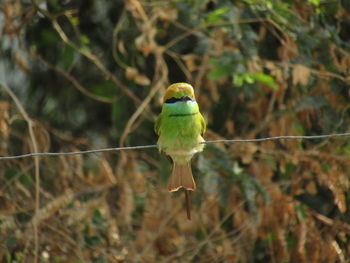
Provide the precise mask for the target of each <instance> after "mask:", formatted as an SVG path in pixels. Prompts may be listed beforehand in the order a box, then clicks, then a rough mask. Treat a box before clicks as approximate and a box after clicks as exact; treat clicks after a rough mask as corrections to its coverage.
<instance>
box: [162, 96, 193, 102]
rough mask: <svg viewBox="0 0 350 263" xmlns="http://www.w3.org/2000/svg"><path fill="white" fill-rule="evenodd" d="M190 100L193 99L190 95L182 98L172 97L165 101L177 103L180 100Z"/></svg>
mask: <svg viewBox="0 0 350 263" xmlns="http://www.w3.org/2000/svg"><path fill="white" fill-rule="evenodd" d="M189 100H192V99H191V98H190V97H189V96H183V97H181V98H175V97H171V98H170V99H167V100H166V101H165V103H175V102H178V101H189Z"/></svg>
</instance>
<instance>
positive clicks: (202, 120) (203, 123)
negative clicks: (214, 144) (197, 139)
mask: <svg viewBox="0 0 350 263" xmlns="http://www.w3.org/2000/svg"><path fill="white" fill-rule="evenodd" d="M199 117H200V120H201V126H202V129H201V135H203V134H204V133H205V130H206V129H207V125H206V124H205V120H204V118H203V116H202V114H201V113H199Z"/></svg>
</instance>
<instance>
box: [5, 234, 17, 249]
mask: <svg viewBox="0 0 350 263" xmlns="http://www.w3.org/2000/svg"><path fill="white" fill-rule="evenodd" d="M16 244H17V238H16V237H15V236H14V235H12V236H10V237H9V238H8V239H7V241H6V246H7V247H8V248H13V247H14V246H15V245H16Z"/></svg>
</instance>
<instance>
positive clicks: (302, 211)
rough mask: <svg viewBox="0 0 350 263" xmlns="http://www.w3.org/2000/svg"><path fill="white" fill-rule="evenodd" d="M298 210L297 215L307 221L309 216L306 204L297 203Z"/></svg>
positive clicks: (301, 219)
mask: <svg viewBox="0 0 350 263" xmlns="http://www.w3.org/2000/svg"><path fill="white" fill-rule="evenodd" d="M295 209H296V212H297V217H298V219H299V220H300V221H305V219H306V217H307V211H306V206H305V205H303V204H301V203H299V204H298V205H296V208H295Z"/></svg>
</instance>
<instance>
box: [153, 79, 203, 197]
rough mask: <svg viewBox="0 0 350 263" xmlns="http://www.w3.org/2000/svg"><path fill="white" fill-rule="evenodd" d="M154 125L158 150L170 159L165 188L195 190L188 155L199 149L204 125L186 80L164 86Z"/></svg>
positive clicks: (201, 144) (200, 149)
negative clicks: (159, 110)
mask: <svg viewBox="0 0 350 263" xmlns="http://www.w3.org/2000/svg"><path fill="white" fill-rule="evenodd" d="M154 128H155V131H156V133H157V134H158V135H159V139H158V146H159V150H160V151H163V152H165V153H166V154H167V155H168V156H170V157H171V159H172V160H173V171H172V175H171V178H170V181H169V186H168V190H169V191H170V192H174V191H177V190H179V189H180V188H181V187H183V188H184V189H185V190H192V191H193V190H195V189H196V183H195V182H194V179H193V176H192V169H191V159H192V156H193V155H194V154H195V153H197V152H201V151H203V148H204V144H203V143H202V142H204V139H203V138H202V135H203V134H204V132H205V129H206V125H205V121H204V119H203V116H202V114H201V113H200V112H199V107H198V104H197V102H196V99H195V96H194V91H193V87H192V86H191V85H190V84H187V83H175V84H172V85H171V86H169V87H168V88H167V90H166V92H165V95H164V102H163V107H162V112H161V114H160V115H159V117H158V119H157V121H156V124H155V127H154ZM186 194H187V191H186Z"/></svg>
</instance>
